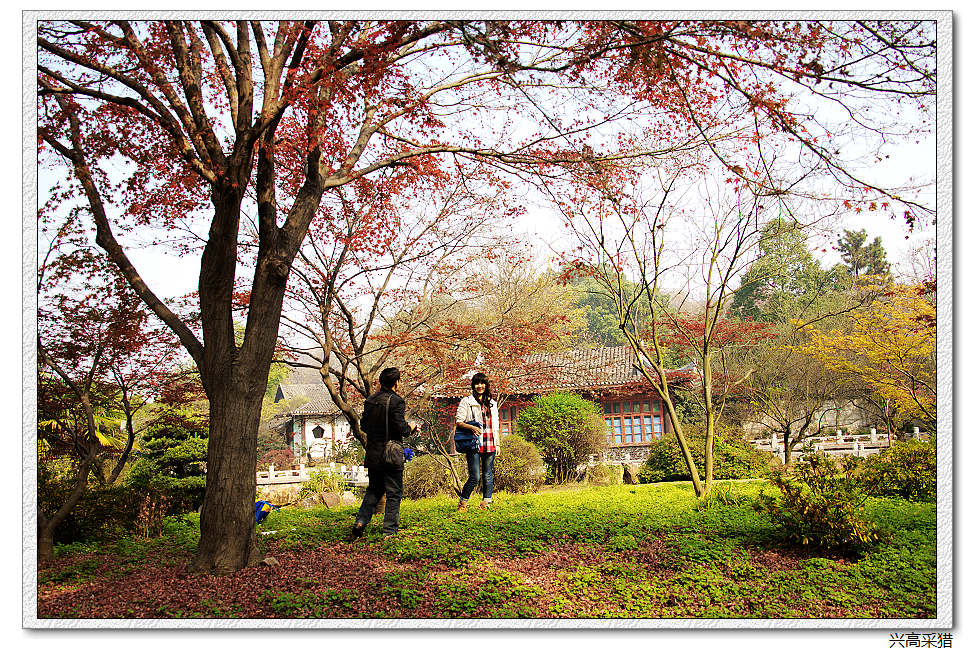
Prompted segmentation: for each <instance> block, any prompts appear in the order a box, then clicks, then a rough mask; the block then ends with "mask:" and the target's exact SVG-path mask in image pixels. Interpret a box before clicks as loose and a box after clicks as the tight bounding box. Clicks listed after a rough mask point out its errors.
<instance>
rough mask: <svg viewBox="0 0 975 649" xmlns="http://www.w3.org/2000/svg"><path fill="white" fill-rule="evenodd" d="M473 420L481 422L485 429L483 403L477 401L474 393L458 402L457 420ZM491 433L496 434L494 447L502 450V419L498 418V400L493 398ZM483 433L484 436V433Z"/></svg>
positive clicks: (482, 427)
mask: <svg viewBox="0 0 975 649" xmlns="http://www.w3.org/2000/svg"><path fill="white" fill-rule="evenodd" d="M471 420H473V421H476V422H477V423H479V424H481V430H482V431H483V430H484V415H483V414H482V413H481V404H479V403H478V402H477V399H475V398H474V395H473V394H469V395H467V396H466V397H464V398H463V399H461V400H460V403H459V404H457V421H459V422H467V421H471ZM491 433H492V434H493V436H494V447H495V448H496V449H499V450H500V448H501V421H500V420H499V419H498V402H497V401H495V400H494V399H491ZM481 434H482V436H483V434H484V433H483V432H482V433H481ZM482 439H483V437H482Z"/></svg>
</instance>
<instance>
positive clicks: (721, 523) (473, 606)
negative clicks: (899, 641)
mask: <svg viewBox="0 0 975 649" xmlns="http://www.w3.org/2000/svg"><path fill="white" fill-rule="evenodd" d="M763 487H764V488H765V489H767V490H773V489H774V488H773V487H770V486H768V485H767V484H766V483H764V482H761V481H754V482H752V481H743V482H729V483H725V486H724V487H723V489H722V495H723V497H722V498H721V499H720V500H721V501H722V502H717V503H715V504H712V505H711V506H709V507H701V506H699V505H698V502H697V499H696V498H695V497H694V494H693V491H692V489H691V487H690V485H689V484H687V483H669V484H652V485H638V486H616V487H574V488H566V489H560V490H545V491H542V492H540V493H537V494H530V495H510V494H505V493H500V494H496V495H495V506H494V508H493V509H491V510H490V511H487V512H484V511H479V510H477V509H476V508H472V509H471V511H469V512H466V513H463V514H458V513H457V512H456V511H454V510H455V508H456V506H455V501H454V499H452V498H447V497H445V496H444V497H437V498H430V499H424V500H421V501H404V503H403V506H402V515H401V521H402V525H403V529H402V531H401V532H400V534H399V535H397V536H396V537H393V538H391V539H382V538H380V531H379V525H378V523H379V519H378V518H376V519H374V521H373V524H372V525H370V527H369V529H368V530H367V533H366V535H365V537H364V538H363V539H360V540H359V541H356V542H355V543H351V544H350V543H348V541H347V537H348V531H349V527H350V526H351V523H352V519H353V517H354V514H355V510H354V508H348V507H347V508H340V509H333V510H327V509H325V508H319V509H310V510H298V509H293V508H285V509H282V510H281V511H280V512H274V513H272V514H271V515H270V516H269V517H268V519H267V520H266V521H265V523H264V524H263V525H261V526H260V527H259V529H260V530H261V531H263V532H270V531H274V532H275V533H274V534H266V535H261V543H262V544H263V546H264V549H265V552H266V553H267V554H268V555H271V556H273V557H275V558H276V559H277V560H278V561H279V562H280V564H279V565H277V566H258V567H254V568H248V569H246V570H242V571H240V572H238V573H237V574H235V575H232V576H230V577H226V578H212V577H198V576H192V575H187V574H186V573H185V566H186V564H187V563H188V560H189V558H190V556H191V553H192V550H193V548H194V545H195V541H196V538H197V536H198V531H197V529H196V527H195V525H196V517H195V516H187V517H185V518H184V519H182V520H168V521H167V525H166V532H165V534H164V536H163V538H162V539H159V540H155V541H151V542H149V543H134V542H132V541H131V540H123V541H121V542H119V544H117V545H112V546H106V547H92V546H91V545H90V544H87V545H77V546H65V547H59V548H58V555H59V559H58V560H57V562H56V565H54V566H51V567H47V568H45V569H44V570H42V571H41V572H40V573H39V575H38V582H39V593H38V601H39V607H38V616H39V617H253V618H263V617H295V618H297V617H314V618H333V617H362V618H367V617H368V618H374V617H391V618H462V617H479V618H514V617H527V618H543V617H547V618H550V617H568V618H582V617H586V618H604V617H605V618H687V617H690V618H929V617H935V615H936V597H935V595H936V593H935V585H936V579H935V575H936V563H937V562H936V555H935V547H936V543H935V536H936V525H935V510H934V506H933V505H929V504H916V503H908V502H905V501H902V500H886V499H872V500H870V501H869V502H868V510H867V513H868V516H869V517H870V518H871V519H873V520H874V521H876V522H877V523H879V524H881V525H882V526H883V527H884V528H885V530H886V534H885V538H884V540H883V542H882V543H881V544H879V545H878V546H877V547H876V548H875V549H874V550H872V551H871V552H869V553H867V554H865V555H863V556H860V557H841V556H823V555H822V554H821V553H820V554H817V553H814V552H810V551H807V550H805V549H802V548H795V547H789V546H785V545H783V544H781V543H780V542H779V541H778V538H777V535H776V533H775V529H774V527H773V526H772V524H771V522H770V521H769V520H768V519H767V517H766V516H765V515H764V514H761V513H759V512H757V511H756V510H755V508H754V507H753V503H754V501H755V498H756V496H757V495H758V493H759V492H760V491H761V489H762V488H763ZM148 583H151V584H152V586H153V587H152V588H149V589H147V588H144V587H141V586H140V584H148ZM166 584H172V587H171V588H170V587H167V586H166ZM119 591H121V592H123V593H125V592H131V593H132V596H131V597H129V598H126V597H124V596H123V597H119V595H118V593H119ZM147 591H149V592H147Z"/></svg>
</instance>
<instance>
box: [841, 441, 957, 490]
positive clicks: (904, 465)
mask: <svg viewBox="0 0 975 649" xmlns="http://www.w3.org/2000/svg"><path fill="white" fill-rule="evenodd" d="M857 480H858V481H859V483H860V485H861V488H862V489H863V490H864V492H866V493H868V494H870V495H872V496H888V497H895V498H904V499H905V500H913V501H918V502H934V501H935V499H936V497H937V493H938V459H937V456H936V455H935V448H934V444H930V443H928V442H922V441H919V440H911V441H909V442H896V443H895V444H894V445H893V446H891V447H890V448H889V449H887V450H885V451H883V452H881V453H880V454H878V455H871V456H870V457H868V458H867V459H866V460H865V461H864V462H862V464H861V465H860V467H859V469H858V471H857Z"/></svg>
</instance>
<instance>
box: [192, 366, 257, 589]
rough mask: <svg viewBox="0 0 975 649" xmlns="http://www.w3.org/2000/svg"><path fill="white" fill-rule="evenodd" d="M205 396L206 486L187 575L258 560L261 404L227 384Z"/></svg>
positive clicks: (224, 569) (221, 571)
mask: <svg viewBox="0 0 975 649" xmlns="http://www.w3.org/2000/svg"><path fill="white" fill-rule="evenodd" d="M220 392H223V394H216V395H210V440H209V443H208V446H207V466H206V477H207V488H206V495H205V496H204V499H203V508H202V510H201V512H200V544H199V547H198V549H197V554H196V557H195V559H194V560H193V564H192V566H191V568H190V570H191V571H192V572H202V573H209V574H215V575H226V574H229V573H232V572H234V571H237V570H240V569H241V568H244V567H247V566H252V565H255V564H257V563H259V562H260V561H261V559H262V558H263V556H262V554H261V552H260V550H259V549H258V547H257V535H256V534H257V533H256V531H255V520H254V496H255V493H256V490H257V476H256V473H255V467H256V465H257V428H258V423H259V419H260V413H261V400H260V399H257V398H255V397H254V396H253V394H252V393H251V391H249V390H239V391H237V390H235V389H234V386H233V384H229V383H228V384H227V385H226V386H224V388H223V389H221V390H220Z"/></svg>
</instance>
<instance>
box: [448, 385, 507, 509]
mask: <svg viewBox="0 0 975 649" xmlns="http://www.w3.org/2000/svg"><path fill="white" fill-rule="evenodd" d="M468 422H476V423H475V424H470V423H468ZM457 427H458V428H464V429H466V430H469V431H471V432H472V433H475V434H476V435H478V436H479V438H480V443H481V448H480V451H479V452H477V453H474V452H473V451H472V452H468V453H465V455H466V456H467V482H465V483H464V488H463V489H462V490H461V492H460V503H459V504H458V505H457V511H459V512H462V511H466V510H467V500H468V499H469V498H470V497H471V494H472V493H474V487H476V486H477V483H478V482H480V480H481V475H482V474H483V475H484V498H483V499H482V500H481V509H490V507H491V498H492V496H493V495H494V456H495V455H496V454H497V452H498V446H499V445H500V444H501V435H500V434H499V432H498V402H497V401H495V400H494V399H493V398H492V396H491V383H490V381H488V377H487V375H485V374H483V373H482V372H478V373H477V374H475V375H474V376H473V377H471V394H469V395H468V396H466V397H464V398H463V399H461V400H460V404H458V406H457Z"/></svg>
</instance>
